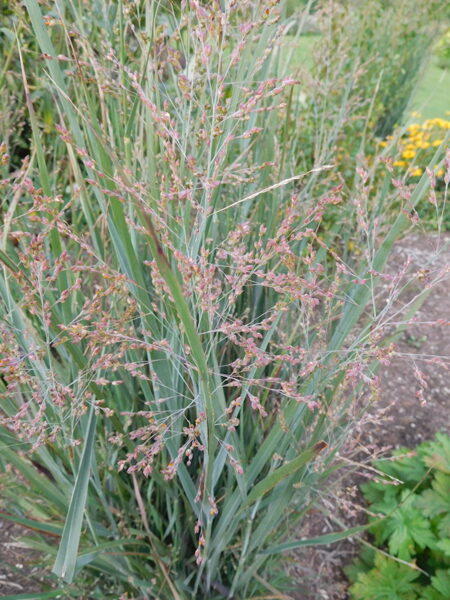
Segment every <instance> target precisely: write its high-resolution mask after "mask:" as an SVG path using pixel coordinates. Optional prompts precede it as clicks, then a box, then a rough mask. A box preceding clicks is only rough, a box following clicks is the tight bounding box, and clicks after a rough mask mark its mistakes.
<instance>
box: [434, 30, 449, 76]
mask: <svg viewBox="0 0 450 600" xmlns="http://www.w3.org/2000/svg"><path fill="white" fill-rule="evenodd" d="M435 53H436V55H437V57H438V61H439V63H438V64H439V66H440V67H441V68H442V69H448V68H450V29H447V31H446V32H445V33H444V35H443V36H442V37H441V39H440V40H439V41H438V43H437V44H436V48H435Z"/></svg>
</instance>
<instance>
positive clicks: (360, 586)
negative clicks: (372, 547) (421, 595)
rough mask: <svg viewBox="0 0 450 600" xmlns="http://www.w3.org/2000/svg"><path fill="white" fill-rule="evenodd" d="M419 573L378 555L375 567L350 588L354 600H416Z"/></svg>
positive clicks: (361, 574)
mask: <svg viewBox="0 0 450 600" xmlns="http://www.w3.org/2000/svg"><path fill="white" fill-rule="evenodd" d="M419 575H420V573H419V571H416V570H414V569H413V568H412V567H409V566H408V565H404V564H402V563H399V562H397V561H395V560H393V559H392V558H388V557H386V556H383V555H382V554H380V553H378V554H377V555H376V556H375V566H374V568H373V569H371V570H370V571H368V572H367V573H360V574H359V575H358V578H357V581H356V582H355V583H354V584H353V585H352V586H351V587H350V592H351V597H352V598H353V599H354V600H416V598H417V597H418V592H419V589H420V588H419V586H418V585H417V584H416V583H415V580H416V579H417V578H418V577H419Z"/></svg>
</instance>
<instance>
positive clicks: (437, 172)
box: [436, 168, 445, 177]
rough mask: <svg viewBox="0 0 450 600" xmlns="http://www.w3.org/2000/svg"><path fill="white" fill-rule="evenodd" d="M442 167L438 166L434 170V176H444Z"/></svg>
mask: <svg viewBox="0 0 450 600" xmlns="http://www.w3.org/2000/svg"><path fill="white" fill-rule="evenodd" d="M444 173H445V171H444V169H442V168H440V169H438V170H437V171H436V177H444Z"/></svg>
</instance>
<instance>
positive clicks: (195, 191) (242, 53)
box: [0, 0, 449, 600]
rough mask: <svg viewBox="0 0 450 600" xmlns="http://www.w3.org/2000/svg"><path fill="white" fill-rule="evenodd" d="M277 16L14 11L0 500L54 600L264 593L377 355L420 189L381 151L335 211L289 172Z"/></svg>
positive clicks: (319, 168) (439, 156)
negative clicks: (19, 98) (17, 132)
mask: <svg viewBox="0 0 450 600" xmlns="http://www.w3.org/2000/svg"><path fill="white" fill-rule="evenodd" d="M279 8H280V7H279V6H278V2H274V1H267V2H252V1H245V0H244V1H242V2H235V1H233V0H231V1H229V2H222V1H220V2H219V1H217V2H216V1H214V2H211V3H204V4H203V3H200V2H198V1H196V0H190V1H189V2H186V1H182V2H158V3H156V2H152V3H148V2H145V3H139V2H138V3H131V2H125V1H123V2H121V1H119V2H116V1H114V2H112V1H111V2H104V1H102V2H96V1H95V0H91V1H89V2H71V1H68V0H67V1H62V0H61V1H58V2H54V3H53V2H38V1H37V0H25V2H24V10H23V11H21V10H19V11H18V15H19V18H20V19H21V20H22V21H21V22H22V23H23V24H24V31H25V32H27V35H29V33H28V31H29V27H30V26H31V28H32V32H33V43H32V44H30V45H26V44H23V43H22V42H21V37H20V36H19V35H18V34H16V37H15V40H16V42H15V43H16V46H15V49H16V51H17V61H18V62H17V64H18V65H19V69H20V76H21V81H22V85H23V91H24V98H25V102H26V109H27V115H28V123H29V127H30V130H31V135H32V138H31V143H30V149H31V151H30V156H29V157H28V158H27V159H26V160H24V161H23V163H22V165H21V167H20V168H19V169H16V170H14V171H9V170H8V164H9V162H8V161H9V158H8V148H7V146H6V144H5V145H3V146H2V149H1V152H2V164H3V167H2V168H3V169H4V178H3V180H2V188H3V190H4V193H5V197H6V201H5V205H4V220H3V228H2V238H1V250H0V259H1V261H2V274H1V278H0V298H1V304H0V314H1V321H0V327H1V330H2V348H1V356H2V358H1V363H0V368H1V375H2V377H1V381H0V393H1V397H2V413H1V429H0V439H1V444H2V454H1V460H2V463H3V465H4V467H5V471H7V473H9V475H8V481H9V487H5V488H4V489H3V492H2V494H3V497H4V506H5V510H6V511H7V513H6V518H9V519H13V520H15V521H16V522H18V523H21V524H22V525H24V526H25V527H28V528H29V529H30V531H31V532H32V535H30V536H28V539H27V543H28V544H29V545H31V546H32V547H34V548H36V549H38V550H41V552H42V556H43V560H44V562H46V563H49V564H53V573H54V574H55V575H56V576H57V578H58V583H57V585H59V588H58V590H57V591H54V590H53V591H51V592H48V593H49V594H55V593H61V594H63V595H64V596H65V597H72V596H73V597H77V596H80V595H81V596H82V595H83V594H85V593H86V592H85V591H84V590H86V589H88V590H89V591H88V595H89V597H90V598H118V597H121V598H130V597H133V598H149V599H150V598H161V599H165V598H167V599H169V598H170V599H173V598H176V599H186V600H187V599H189V598H211V599H212V598H253V597H258V595H259V597H260V595H261V594H267V593H269V594H271V595H272V596H271V597H274V595H275V597H280V592H278V591H277V590H276V589H275V588H274V578H273V576H272V575H271V574H273V573H274V561H279V557H280V555H281V554H280V553H282V552H283V550H284V549H285V547H284V546H283V545H282V544H281V542H284V541H285V540H286V539H287V538H292V537H294V539H295V534H293V532H294V531H295V529H294V528H295V526H296V524H297V523H299V522H301V520H302V519H303V518H304V516H305V514H306V513H307V512H308V510H309V509H310V508H311V507H312V506H313V504H314V502H315V499H316V498H317V492H318V491H320V490H321V489H323V486H324V485H326V483H325V482H326V480H327V477H329V476H330V474H331V473H332V472H333V469H334V468H335V465H334V459H335V455H336V452H337V451H338V450H339V448H340V447H341V445H342V443H343V442H344V441H345V440H346V439H347V438H348V436H349V431H350V428H351V424H352V421H353V420H354V419H355V418H358V410H359V409H357V408H356V407H357V406H359V407H360V408H361V409H364V406H365V405H366V404H367V402H368V400H369V398H370V396H371V395H372V394H373V393H375V392H376V389H377V379H376V375H375V370H376V364H377V362H378V361H379V360H385V359H386V358H387V357H388V356H389V354H390V353H391V352H392V349H391V348H390V347H389V346H387V345H385V346H384V345H383V344H384V342H383V337H384V336H383V331H384V327H385V325H387V324H391V322H390V321H391V320H392V318H391V317H390V316H389V317H388V316H387V315H386V312H385V311H384V310H379V309H378V307H377V303H376V301H375V299H376V290H377V284H378V282H379V281H380V280H382V279H383V269H384V265H385V263H386V261H387V258H388V256H389V252H390V249H391V248H392V245H393V244H394V242H395V241H396V239H398V237H399V236H400V235H401V234H402V233H403V232H404V231H405V229H406V228H407V227H408V226H409V225H410V224H411V213H412V211H413V210H414V206H415V204H416V203H417V202H419V201H420V200H421V199H422V198H423V197H425V196H426V195H427V194H428V193H429V192H430V187H431V188H432V185H433V180H432V178H429V177H428V176H427V175H426V174H425V175H423V176H422V178H421V179H420V180H419V181H418V182H417V183H416V184H414V185H413V186H409V187H408V186H407V184H406V182H402V181H399V180H394V181H392V173H391V171H392V168H391V162H392V161H391V159H390V158H389V148H386V149H385V150H384V155H381V156H380V157H377V158H376V159H374V161H375V163H376V164H374V165H373V166H368V164H366V162H365V159H364V157H361V164H360V167H359V168H358V170H357V171H356V172H355V176H354V189H352V191H351V194H352V195H351V198H350V199H348V198H349V197H348V196H347V193H348V192H347V190H345V189H344V186H343V183H342V178H341V176H340V175H339V170H338V168H337V167H336V163H335V162H334V161H333V160H330V161H329V162H322V161H319V160H317V161H315V162H314V163H313V164H312V165H311V167H310V168H309V170H307V171H299V170H298V160H297V156H296V154H295V151H294V150H293V148H294V146H293V144H292V143H291V142H292V140H293V139H294V135H295V132H291V127H290V125H289V124H290V111H291V109H292V105H293V100H294V101H296V99H297V95H298V94H300V93H301V90H302V86H301V84H300V82H299V81H298V80H296V79H295V78H293V77H291V76H289V74H287V73H285V72H284V71H285V67H286V66H285V65H280V52H279V48H280V47H281V45H282V43H283V35H285V33H286V30H287V25H286V24H285V23H283V22H281V21H280V18H279V14H280V12H279ZM25 25H26V26H25ZM16 31H17V29H16ZM35 47H39V50H38V54H37V55H32V56H31V58H32V59H33V61H34V63H35V65H37V64H40V65H41V69H40V72H39V74H38V75H33V74H31V73H29V72H28V70H27V65H28V64H29V63H30V60H31V59H30V55H29V54H30V53H31V52H33V49H34V48H35ZM280 71H281V72H280ZM30 78H32V82H33V88H35V87H37V88H38V89H42V90H45V93H42V94H36V93H34V92H35V91H36V90H33V89H32V88H31V87H30ZM48 93H49V94H50V95H51V98H52V107H53V108H52V112H51V117H47V120H46V121H45V124H44V121H43V114H44V113H43V106H42V105H41V98H42V97H44V96H45V95H46V94H48ZM343 109H345V107H343ZM336 118H337V117H336ZM287 124H288V125H287ZM44 127H46V131H48V132H49V133H48V134H47V137H44V136H43V128H44ZM443 146H444V143H443ZM443 146H442V147H439V148H436V152H435V154H434V156H433V158H432V160H431V168H433V167H434V165H436V164H439V165H443V164H444V152H443ZM380 164H381V165H385V166H384V167H383V168H384V177H382V178H381V180H380V170H379V166H380ZM448 166H449V165H448V160H447V163H446V168H448ZM447 185H448V182H447ZM431 192H432V189H431ZM393 199H399V211H398V213H397V214H396V215H394V216H392V211H389V212H386V214H385V213H384V206H385V205H386V203H388V202H391V201H392V200H393ZM340 204H342V205H345V207H346V208H345V210H343V214H342V218H341V219H339V220H338V221H337V222H336V223H335V224H334V225H333V227H332V228H327V227H325V226H324V225H323V221H324V216H325V215H326V214H327V211H328V210H329V209H330V207H331V208H332V207H336V206H339V205H340ZM349 235H352V236H353V237H354V238H355V239H356V238H358V239H359V240H361V244H363V247H362V248H361V251H360V252H358V253H355V254H349V252H348V249H347V246H346V245H345V244H343V240H346V239H347V238H348V236H349ZM392 285H393V289H394V288H395V282H394V283H393V284H392ZM423 293H425V292H423ZM422 295H423V294H422ZM408 308H411V307H408ZM388 322H389V323H388ZM342 535H345V533H342V532H339V533H337V534H336V535H334V537H333V536H332V538H330V537H328V536H324V538H323V539H322V540H317V539H316V540H313V541H311V542H308V541H307V540H306V541H305V540H301V541H299V542H297V544H298V545H301V546H302V545H303V546H304V545H307V544H308V543H320V542H321V541H323V542H327V541H330V540H331V539H337V538H338V537H342ZM289 547H292V543H291V544H289ZM267 573H269V575H268V577H267V578H266V574H267ZM268 579H270V581H269V580H268ZM282 583H283V582H281V583H280V585H281V584H282ZM47 597H51V596H50V595H49V596H47Z"/></svg>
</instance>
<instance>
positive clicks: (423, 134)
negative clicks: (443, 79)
mask: <svg viewBox="0 0 450 600" xmlns="http://www.w3.org/2000/svg"><path fill="white" fill-rule="evenodd" d="M414 116H415V117H417V116H420V115H417V114H415V115H414ZM449 129H450V121H446V120H445V119H440V118H436V119H427V120H426V121H423V122H422V123H411V124H410V125H408V126H407V127H406V131H405V133H404V134H403V135H402V136H401V137H400V139H399V140H398V158H396V160H394V162H393V165H394V167H396V168H397V173H399V174H400V175H403V174H404V173H405V172H406V174H407V176H408V177H421V176H422V175H423V173H424V171H425V169H426V167H427V166H428V164H429V162H430V159H431V158H432V156H433V154H434V151H435V148H436V147H439V146H440V145H441V144H442V143H443V141H444V139H445V137H446V136H447V135H448V130H449ZM393 139H394V137H393V136H388V140H393ZM388 145H389V142H388V141H381V142H380V146H381V147H383V148H385V147H387V146H388ZM434 171H435V176H436V178H437V179H438V180H440V181H441V182H442V183H444V175H445V173H446V170H445V169H444V167H443V166H436V167H435V170H434Z"/></svg>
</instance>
